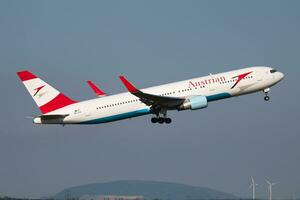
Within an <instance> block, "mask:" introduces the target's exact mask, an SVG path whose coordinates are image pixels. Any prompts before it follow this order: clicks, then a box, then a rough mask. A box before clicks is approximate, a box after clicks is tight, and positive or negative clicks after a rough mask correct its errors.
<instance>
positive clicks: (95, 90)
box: [87, 80, 106, 97]
mask: <svg viewBox="0 0 300 200" xmlns="http://www.w3.org/2000/svg"><path fill="white" fill-rule="evenodd" d="M87 83H88V84H89V86H90V87H91V88H92V90H93V91H94V92H95V94H96V95H97V96H98V97H103V96H106V94H105V92H103V91H102V90H100V89H99V88H98V87H97V86H96V85H95V84H94V83H93V82H92V81H90V80H88V81H87Z"/></svg>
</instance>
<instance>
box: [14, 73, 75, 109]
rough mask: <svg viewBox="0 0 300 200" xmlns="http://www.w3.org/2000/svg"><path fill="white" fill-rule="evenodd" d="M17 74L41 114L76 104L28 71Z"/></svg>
mask: <svg viewBox="0 0 300 200" xmlns="http://www.w3.org/2000/svg"><path fill="white" fill-rule="evenodd" d="M17 74H18V76H19V78H20V79H21V81H22V83H23V84H24V86H25V88H26V89H27V91H28V92H29V93H30V95H31V96H32V97H33V100H34V101H35V103H36V104H37V106H38V107H39V109H40V110H41V112H42V113H43V114H45V113H49V112H51V111H54V110H57V109H60V108H63V107H65V106H68V105H71V104H74V103H77V102H76V101H74V100H72V99H70V98H69V97H67V96H66V95H64V94H63V93H61V92H59V91H58V90H56V89H55V88H53V87H52V86H51V85H49V84H48V83H46V82H44V81H43V80H42V79H40V78H38V77H37V76H36V75H34V74H32V73H31V72H30V71H28V70H25V71H20V72H18V73H17ZM42 90H43V91H42ZM41 91H42V92H41Z"/></svg>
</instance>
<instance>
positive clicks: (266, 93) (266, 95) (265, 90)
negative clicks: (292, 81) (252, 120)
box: [263, 88, 270, 101]
mask: <svg viewBox="0 0 300 200" xmlns="http://www.w3.org/2000/svg"><path fill="white" fill-rule="evenodd" d="M263 92H264V93H265V97H264V100H265V101H269V100H270V97H269V96H268V93H269V92H270V88H266V89H264V90H263Z"/></svg>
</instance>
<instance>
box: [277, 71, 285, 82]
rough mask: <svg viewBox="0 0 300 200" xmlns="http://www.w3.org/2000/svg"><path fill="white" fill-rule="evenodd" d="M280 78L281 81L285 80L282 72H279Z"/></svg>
mask: <svg viewBox="0 0 300 200" xmlns="http://www.w3.org/2000/svg"><path fill="white" fill-rule="evenodd" d="M278 78H279V80H282V79H283V78H284V74H283V73H282V72H278Z"/></svg>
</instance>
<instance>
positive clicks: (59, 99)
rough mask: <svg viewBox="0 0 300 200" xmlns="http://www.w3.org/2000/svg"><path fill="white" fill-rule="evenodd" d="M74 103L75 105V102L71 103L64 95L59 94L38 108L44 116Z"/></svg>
mask: <svg viewBox="0 0 300 200" xmlns="http://www.w3.org/2000/svg"><path fill="white" fill-rule="evenodd" d="M74 103H76V101H73V100H72V99H70V98H68V97H66V96H65V95H64V94H62V93H60V94H59V95H57V96H56V97H55V98H54V99H52V100H51V101H49V102H48V103H46V104H45V105H42V106H41V107H40V110H41V112H42V113H43V114H45V113H48V112H51V111H54V110H57V109H59V108H62V107H65V106H68V105H71V104H74Z"/></svg>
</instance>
